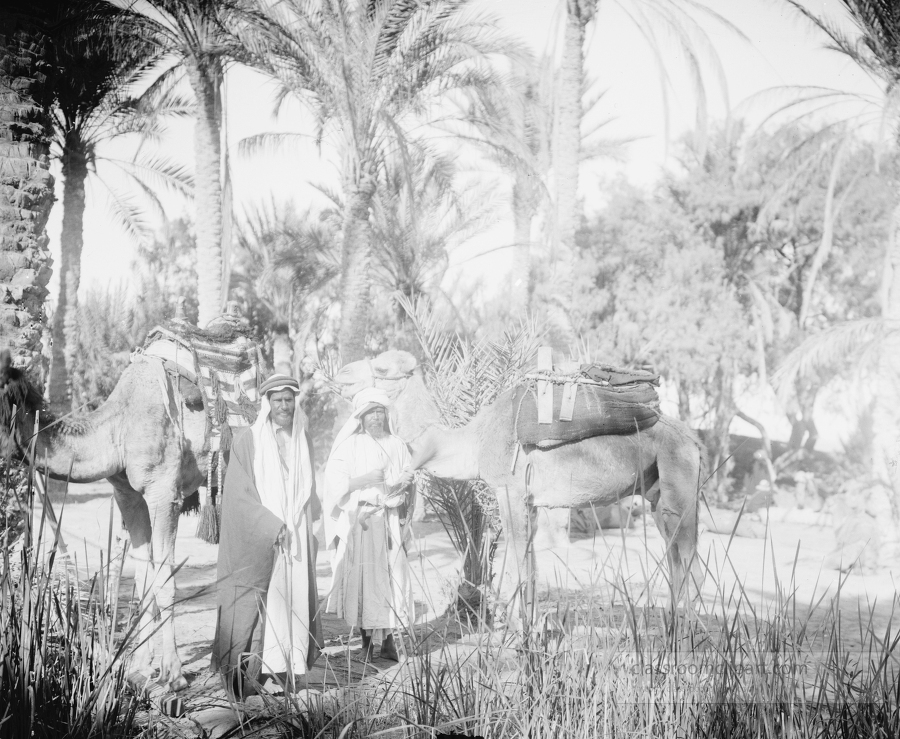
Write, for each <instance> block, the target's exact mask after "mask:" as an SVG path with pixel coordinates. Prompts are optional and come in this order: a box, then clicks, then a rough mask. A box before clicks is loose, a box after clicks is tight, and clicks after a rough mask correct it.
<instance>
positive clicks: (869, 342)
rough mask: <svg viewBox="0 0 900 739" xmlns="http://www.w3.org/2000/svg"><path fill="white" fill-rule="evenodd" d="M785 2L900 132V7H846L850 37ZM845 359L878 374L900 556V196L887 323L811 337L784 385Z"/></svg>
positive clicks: (881, 449) (862, 1)
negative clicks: (858, 74) (864, 83)
mask: <svg viewBox="0 0 900 739" xmlns="http://www.w3.org/2000/svg"><path fill="white" fill-rule="evenodd" d="M786 1H787V2H788V4H789V5H791V6H792V7H794V8H795V9H796V10H797V11H798V12H800V13H802V14H803V15H804V16H805V17H806V18H807V19H809V20H810V21H812V23H813V24H814V25H815V26H816V27H817V28H818V29H819V30H820V31H822V32H823V33H824V34H825V35H826V37H827V38H828V41H829V44H828V45H829V48H832V49H834V50H836V51H838V52H839V53H841V54H843V55H844V56H845V57H847V58H848V59H849V60H851V61H852V62H853V63H855V64H856V65H857V66H858V67H859V68H860V69H862V70H863V71H864V72H866V73H867V74H868V75H869V76H870V77H871V78H872V79H873V80H875V81H876V82H877V83H879V85H880V86H881V88H882V90H883V93H884V98H883V101H882V105H880V106H879V107H880V110H879V111H878V116H879V117H880V118H881V120H882V127H883V128H885V129H887V130H892V131H894V132H896V131H897V125H898V123H900V109H898V106H897V102H898V100H900V85H898V81H900V9H898V8H897V6H896V4H895V3H889V2H883V1H882V0H842V4H843V6H844V8H845V9H846V11H847V13H848V15H849V17H850V19H851V20H852V22H853V24H854V26H855V29H854V31H853V32H850V33H848V32H845V31H844V30H842V29H841V28H839V27H838V26H837V25H836V24H834V23H832V22H830V21H829V20H827V19H826V18H823V17H820V16H817V15H815V14H814V13H812V12H811V11H809V10H808V9H806V8H805V7H803V6H802V5H800V4H799V3H797V2H793V0H786ZM832 92H833V91H832ZM895 136H896V133H895ZM896 143H897V141H896V140H895V141H894V144H896ZM847 356H856V357H857V364H858V365H860V366H868V367H869V368H874V385H875V388H876V389H875V392H876V398H877V402H876V403H875V406H874V408H873V418H872V421H873V436H874V447H875V449H874V450H873V451H874V455H873V473H874V477H875V479H876V480H877V482H878V483H879V484H880V485H882V486H883V487H884V488H885V489H887V490H890V491H891V492H892V511H893V519H894V529H895V531H894V532H893V534H894V535H893V537H892V538H893V539H894V541H893V542H892V544H893V546H894V547H895V548H897V549H900V542H898V541H897V532H896V528H897V525H898V524H900V193H898V205H897V209H896V211H895V216H894V219H893V225H892V228H891V231H890V233H889V236H888V239H887V244H886V249H885V259H884V281H883V287H882V314H881V317H880V318H876V319H867V320H862V321H854V322H848V323H844V324H838V325H837V326H834V327H833V328H832V329H831V330H829V331H825V332H822V333H821V334H818V335H816V336H813V337H810V338H809V339H808V340H807V341H806V342H804V344H803V345H801V346H800V347H799V348H798V349H797V350H796V351H795V352H794V353H793V354H792V355H791V356H790V357H789V358H788V359H787V360H786V362H785V364H784V367H783V368H782V370H781V377H782V382H784V383H787V382H789V381H791V380H792V379H793V378H795V377H796V376H797V375H798V374H799V375H802V374H804V373H806V372H809V371H812V370H815V369H818V368H821V367H826V366H831V367H834V366H835V365H837V364H840V363H842V362H845V361H846V357H847ZM895 556H896V552H895Z"/></svg>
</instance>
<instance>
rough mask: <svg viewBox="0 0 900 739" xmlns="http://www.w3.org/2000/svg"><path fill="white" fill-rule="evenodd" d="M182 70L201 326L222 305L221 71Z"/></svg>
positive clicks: (197, 66)
mask: <svg viewBox="0 0 900 739" xmlns="http://www.w3.org/2000/svg"><path fill="white" fill-rule="evenodd" d="M186 68H187V72H188V79H189V80H190V83H191V88H192V89H193V92H194V97H195V98H196V100H197V119H196V121H195V123H194V157H195V159H196V164H195V166H196V176H195V178H194V181H195V185H194V201H195V203H196V206H197V216H196V220H197V222H196V227H197V286H198V291H197V297H198V300H199V304H200V306H199V317H198V321H197V323H198V324H199V325H200V326H201V327H203V326H206V324H207V323H209V322H210V321H211V320H212V319H213V318H215V317H216V316H218V315H220V314H221V312H222V306H223V302H224V294H223V290H222V275H223V274H224V273H223V270H222V180H221V166H222V147H221V139H220V124H221V121H220V119H219V110H218V109H217V107H216V89H217V87H218V84H219V79H220V75H221V70H219V69H218V67H217V65H212V66H211V65H210V63H208V62H203V61H198V60H196V59H192V58H189V59H187V60H186Z"/></svg>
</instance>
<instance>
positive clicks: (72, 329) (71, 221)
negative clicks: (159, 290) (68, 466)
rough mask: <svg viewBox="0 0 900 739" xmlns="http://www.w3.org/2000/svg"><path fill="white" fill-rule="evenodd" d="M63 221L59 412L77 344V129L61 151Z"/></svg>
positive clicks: (53, 400) (56, 319)
mask: <svg viewBox="0 0 900 739" xmlns="http://www.w3.org/2000/svg"><path fill="white" fill-rule="evenodd" d="M62 173H63V182H64V184H63V221H62V233H61V235H60V245H59V246H60V258H59V297H58V299H57V303H56V310H55V311H54V313H53V325H52V327H51V336H52V337H53V348H52V352H51V358H50V379H49V380H48V381H47V385H48V394H49V396H50V407H51V409H52V410H53V411H54V412H55V413H57V414H62V413H65V412H67V411H69V410H71V405H72V403H71V393H70V388H69V373H70V372H71V370H72V368H73V367H74V359H75V351H76V347H77V344H78V286H79V284H80V282H81V250H82V247H83V246H84V183H85V180H86V179H87V158H86V156H85V148H84V142H83V141H82V140H81V136H80V135H79V134H78V132H72V133H70V134H69V135H68V136H67V137H66V150H65V152H64V153H63V165H62Z"/></svg>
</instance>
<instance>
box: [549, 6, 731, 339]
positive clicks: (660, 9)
mask: <svg viewBox="0 0 900 739" xmlns="http://www.w3.org/2000/svg"><path fill="white" fill-rule="evenodd" d="M599 4H600V2H599V0H565V16H564V32H563V48H562V60H561V63H560V79H559V85H558V89H557V91H556V94H557V96H558V98H557V109H556V110H557V114H556V121H555V127H556V131H555V136H554V147H553V171H554V184H555V192H554V196H555V205H556V213H555V216H556V217H555V238H554V241H555V255H554V259H553V262H554V264H553V267H554V272H555V291H556V293H557V296H556V300H555V302H558V303H560V306H561V307H563V309H564V303H565V300H567V298H566V297H565V296H569V295H571V294H572V285H571V280H572V277H573V272H572V270H573V268H574V256H575V251H576V250H575V230H576V228H577V226H578V220H579V217H580V215H579V213H578V207H577V206H578V180H579V167H580V164H581V162H582V157H581V141H582V133H581V128H582V125H583V121H584V108H583V105H582V96H583V93H584V89H585V72H584V55H585V39H586V34H585V32H586V29H587V26H588V24H589V23H591V22H592V21H594V20H595V19H596V18H597V17H598V13H599ZM617 4H618V5H619V6H620V7H621V8H622V9H623V11H625V13H626V15H627V16H628V17H629V18H630V19H631V20H632V22H633V24H634V26H635V27H636V28H637V29H638V31H639V32H640V33H641V35H642V36H643V37H644V39H645V40H646V42H647V45H648V47H649V49H650V50H651V52H652V53H653V55H654V59H655V62H656V66H657V71H658V74H659V75H660V79H661V82H662V91H663V105H664V108H665V113H666V123H667V124H668V98H667V90H668V87H669V85H670V80H669V74H668V71H667V68H666V65H665V64H664V61H663V55H662V52H661V50H662V49H663V48H664V44H663V40H664V39H665V38H669V39H672V40H674V41H675V43H676V44H677V46H678V50H679V51H680V52H681V56H682V57H683V58H684V60H685V63H686V65H687V67H688V73H689V75H690V78H691V80H692V82H693V84H694V88H695V89H694V92H695V98H696V102H697V123H698V126H697V128H698V132H699V133H700V134H701V138H702V137H703V135H704V134H705V130H706V92H705V84H704V69H707V70H711V71H712V73H713V74H714V75H715V76H716V77H717V78H718V79H719V80H720V82H721V86H722V90H723V94H724V95H725V96H726V99H727V91H726V90H725V85H724V75H723V73H722V69H721V64H720V63H719V60H718V57H717V55H716V53H715V50H714V49H713V47H712V45H711V43H710V41H709V37H708V35H707V33H706V31H705V30H704V29H703V28H702V26H700V25H699V24H698V23H697V21H696V20H695V19H694V18H693V16H692V14H691V13H692V11H694V12H696V11H700V12H702V13H704V14H705V15H707V16H709V17H711V18H713V19H714V20H716V21H717V22H718V23H720V24H722V25H724V26H726V27H727V28H729V29H731V30H732V31H734V32H735V33H737V34H738V35H740V36H743V34H741V33H740V31H738V29H736V28H735V27H734V26H733V25H732V24H730V23H729V22H728V21H727V20H726V19H725V18H723V17H722V16H721V15H719V14H718V13H716V12H714V11H712V10H711V9H709V8H707V7H705V6H704V5H702V4H701V3H699V2H696V1H695V0H627V1H626V0H619V1H618V3H617ZM596 22H599V21H596ZM561 323H562V324H563V325H561V326H560V328H562V329H563V330H564V332H565V333H568V334H571V325H570V322H569V321H567V320H564V321H562V322H561Z"/></svg>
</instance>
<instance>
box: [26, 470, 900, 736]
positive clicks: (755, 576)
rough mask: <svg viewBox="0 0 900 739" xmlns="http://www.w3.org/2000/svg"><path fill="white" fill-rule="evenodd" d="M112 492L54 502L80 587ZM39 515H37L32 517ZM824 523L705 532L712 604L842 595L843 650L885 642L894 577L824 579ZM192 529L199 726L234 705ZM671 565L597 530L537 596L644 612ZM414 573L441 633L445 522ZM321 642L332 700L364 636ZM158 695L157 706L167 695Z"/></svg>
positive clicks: (447, 574)
mask: <svg viewBox="0 0 900 739" xmlns="http://www.w3.org/2000/svg"><path fill="white" fill-rule="evenodd" d="M110 493H111V487H110V486H109V485H108V484H107V483H105V482H104V483H94V484H90V485H72V486H70V490H69V493H68V496H67V498H66V502H65V507H64V508H62V497H61V495H60V494H58V493H54V494H52V495H51V500H52V501H53V503H54V507H55V509H56V511H57V514H58V515H59V514H60V513H61V514H62V532H63V537H64V540H65V543H66V545H67V547H68V549H69V554H70V557H71V562H72V563H73V564H74V565H75V566H77V570H78V572H79V576H80V577H90V576H92V575H93V574H94V573H95V572H97V571H98V570H99V569H100V566H101V561H103V562H105V561H106V559H107V553H106V549H107V543H108V541H109V534H110V525H111V524H110V520H111V517H112V527H113V528H112V531H113V533H114V534H115V533H116V532H118V531H119V527H120V521H119V516H118V511H117V510H116V509H115V507H114V506H111V504H110V501H111V494H110ZM40 515H41V509H40V508H38V509H37V511H36V516H37V517H39V516H40ZM37 520H39V518H38V519H37ZM826 524H828V522H827V521H825V520H810V519H808V518H803V517H802V516H799V514H798V515H794V514H788V513H785V512H783V511H782V512H779V511H778V510H776V509H772V511H771V512H770V515H769V518H768V523H767V524H766V522H765V521H763V520H761V519H760V520H758V521H757V523H756V529H757V532H758V533H759V532H764V533H765V538H744V537H734V538H731V537H729V536H728V535H725V534H713V533H708V532H707V533H704V534H703V535H702V538H701V553H702V555H703V556H704V558H705V559H706V560H707V561H708V563H709V567H710V574H709V575H708V577H707V581H706V584H705V586H704V594H705V597H704V600H705V601H706V600H707V599H710V597H711V596H712V594H714V593H716V592H717V591H718V592H720V593H722V592H724V593H735V594H737V593H738V592H743V593H744V594H745V596H746V598H747V601H748V602H749V603H750V604H751V605H753V607H754V609H757V613H758V614H760V615H762V616H765V615H766V613H768V612H770V611H771V610H772V609H773V608H776V607H777V605H778V603H779V599H780V598H783V596H784V594H786V593H793V594H794V595H795V597H796V602H797V603H798V605H799V606H800V607H801V608H805V607H806V606H807V605H808V604H812V603H814V602H815V601H816V600H817V599H818V598H819V597H821V596H822V595H823V594H824V595H825V596H826V601H827V600H829V599H830V598H831V597H833V596H834V595H835V594H837V592H838V591H839V590H840V593H841V601H840V610H841V613H842V616H843V618H844V623H843V626H844V629H843V631H842V633H843V634H844V635H845V639H846V640H847V644H846V645H845V646H846V648H848V649H853V648H854V647H855V646H859V644H858V641H859V640H858V635H859V633H860V630H859V629H858V628H855V627H854V623H859V622H863V625H864V622H865V621H866V620H867V618H868V615H867V614H869V613H872V614H873V618H874V624H875V625H876V626H878V627H879V628H880V629H881V630H882V633H883V630H884V628H885V627H886V626H887V624H888V622H889V621H890V619H891V618H897V615H896V614H894V613H893V611H892V607H891V606H892V601H893V599H894V597H895V593H896V583H895V582H894V579H893V575H892V573H891V572H890V570H889V569H888V568H885V569H884V570H882V571H880V572H877V573H875V574H868V575H861V574H853V573H851V574H850V575H849V576H842V575H841V573H839V572H838V571H837V570H835V569H828V568H827V567H826V563H827V562H828V559H829V557H830V555H831V554H832V552H833V549H834V536H833V533H832V529H831V527H830V526H829V525H826ZM196 525H197V519H196V518H194V517H182V519H181V525H180V527H179V532H178V538H177V543H176V558H177V561H179V562H182V561H183V565H182V567H181V569H180V570H179V572H178V574H177V577H176V583H177V598H178V606H177V615H176V629H177V637H178V644H179V648H180V651H181V656H182V659H183V660H184V663H185V670H186V673H187V677H188V680H189V681H190V682H191V687H190V688H189V689H188V691H186V693H185V694H184V696H185V700H186V702H187V703H188V704H191V710H194V711H195V712H196V715H199V714H201V713H202V712H204V711H206V712H207V713H208V712H210V711H219V712H221V711H222V710H224V707H225V706H226V704H225V702H224V695H223V694H222V693H221V691H220V690H219V687H218V682H217V680H216V679H215V678H214V676H212V675H211V674H210V672H209V657H210V645H211V641H212V637H213V633H214V629H215V595H214V592H213V591H212V588H211V585H212V584H213V583H214V581H215V568H216V555H217V547H215V546H211V545H209V544H207V543H205V542H203V541H201V540H199V539H197V538H196V536H194V530H195V529H196ZM319 535H320V537H321V532H319ZM331 555H332V553H331V552H326V551H324V550H322V549H321V548H320V554H319V559H318V563H317V582H318V587H319V592H320V594H324V593H325V591H326V588H327V586H328V583H329V578H330V574H331ZM663 555H664V544H663V540H662V537H661V536H660V535H659V534H658V533H657V531H656V529H655V527H652V526H647V527H644V526H643V524H642V523H641V522H640V521H639V522H638V525H637V526H636V527H635V528H634V529H631V530H628V531H623V530H606V531H601V532H599V534H598V535H597V536H592V537H585V538H582V539H579V540H575V541H572V542H571V543H570V544H569V546H568V547H557V548H555V549H549V550H545V551H543V552H541V553H540V556H539V557H538V562H539V565H538V566H539V572H538V589H539V592H542V593H543V594H544V596H543V598H542V600H544V601H545V602H546V600H547V598H548V593H549V594H550V595H549V597H550V598H551V599H552V598H554V597H555V596H557V595H559V594H563V593H572V592H576V593H579V594H581V595H583V594H584V593H585V592H589V593H591V594H592V595H593V596H594V597H596V598H599V599H600V600H601V601H603V600H604V599H605V600H607V601H608V600H615V599H618V600H619V601H621V591H622V589H623V588H624V589H626V590H627V591H628V593H629V597H630V598H631V599H632V600H634V601H636V602H637V603H642V602H646V600H647V599H648V598H649V597H651V596H653V597H655V596H659V595H664V583H663V581H662V580H661V579H660V578H653V577H652V576H651V577H650V578H649V579H648V573H653V572H654V571H655V570H656V569H658V562H659V561H661V560H662V558H663ZM411 565H412V569H413V574H414V588H413V589H414V598H415V602H416V615H417V623H428V624H431V625H434V624H435V623H438V622H439V617H440V616H441V615H442V614H443V613H444V611H445V610H446V607H447V604H448V603H449V602H450V598H451V594H452V593H453V591H454V588H455V585H456V582H457V577H458V572H459V567H460V560H459V557H458V556H457V555H456V552H455V551H454V550H453V547H452V545H451V543H450V540H449V538H448V537H447V536H446V534H445V533H444V531H443V529H442V527H441V525H440V524H439V523H437V522H430V523H424V524H421V525H419V526H418V528H417V529H416V545H415V548H414V550H413V551H412V553H411ZM133 574H134V567H133V564H132V563H131V562H126V565H125V568H124V571H123V590H122V594H123V596H124V595H125V593H126V592H131V588H133ZM712 600H715V599H714V598H712ZM870 606H874V607H872V608H870ZM821 618H822V615H821V614H817V615H816V616H815V617H814V618H813V619H812V621H811V622H812V623H813V624H814V623H815V621H816V619H821ZM324 632H325V639H326V649H325V655H324V656H323V657H322V658H320V660H319V662H318V663H317V665H316V668H315V670H314V672H313V673H312V674H311V675H310V686H311V687H315V688H316V689H318V690H320V691H321V690H328V689H329V688H333V687H336V686H340V685H344V686H346V685H348V684H350V683H353V682H356V681H358V680H359V679H360V678H362V676H363V668H362V665H360V664H359V663H358V662H356V661H354V660H352V659H348V657H350V656H352V655H353V653H354V652H356V651H357V650H358V649H359V639H358V637H357V638H356V639H355V640H349V639H348V635H349V629H348V627H347V626H346V624H344V622H343V621H340V620H339V619H337V618H335V617H333V616H327V617H326V618H325V621H324ZM855 635H856V636H855ZM854 640H855V641H854ZM391 666H392V663H386V662H379V661H378V660H376V661H375V663H374V665H373V667H374V669H375V670H385V669H388V668H390V667H391ZM369 669H370V670H371V669H372V668H369ZM156 692H157V693H159V694H160V695H161V694H162V692H164V691H162V689H158V690H157V691H156ZM196 715H195V718H196Z"/></svg>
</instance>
